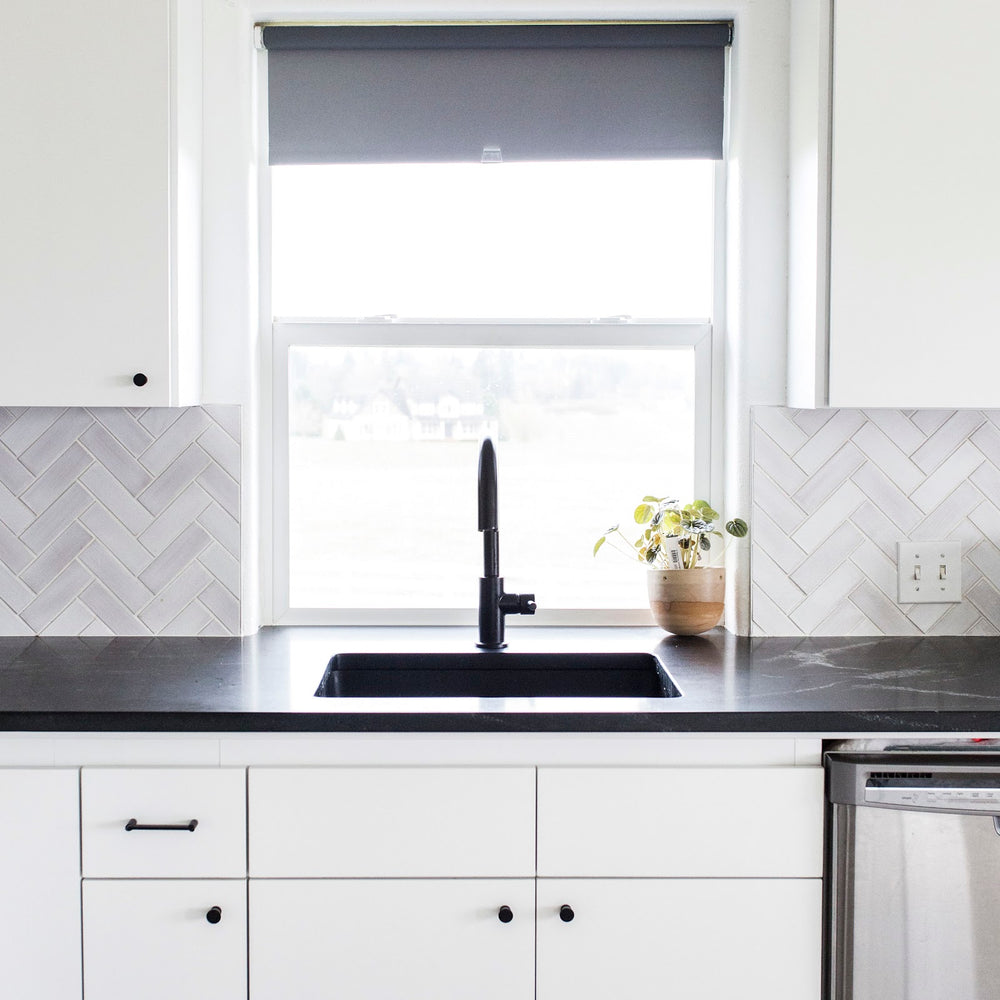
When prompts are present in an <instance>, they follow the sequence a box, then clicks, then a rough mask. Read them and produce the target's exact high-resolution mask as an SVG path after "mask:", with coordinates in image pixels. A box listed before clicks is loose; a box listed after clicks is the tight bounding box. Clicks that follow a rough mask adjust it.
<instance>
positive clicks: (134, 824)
mask: <svg viewBox="0 0 1000 1000" xmlns="http://www.w3.org/2000/svg"><path fill="white" fill-rule="evenodd" d="M197 825H198V821H197V820H196V819H193V820H191V821H190V822H189V823H140V822H139V821H138V820H137V819H136V818H135V817H133V818H132V819H130V820H129V821H128V822H127V823H126V824H125V832H126V833H131V832H132V831H133V830H187V831H188V832H189V833H194V828H195V827H196V826H197Z"/></svg>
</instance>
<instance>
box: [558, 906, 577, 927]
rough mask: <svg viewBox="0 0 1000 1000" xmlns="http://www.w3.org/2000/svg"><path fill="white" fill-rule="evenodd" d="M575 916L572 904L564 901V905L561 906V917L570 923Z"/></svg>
mask: <svg viewBox="0 0 1000 1000" xmlns="http://www.w3.org/2000/svg"><path fill="white" fill-rule="evenodd" d="M575 916H576V914H575V913H574V912H573V907H572V906H569V905H567V904H566V903H563V905H562V906H560V907H559V919H560V920H562V921H564V922H565V923H567V924H568V923H569V922H570V921H571V920H572V919H573V918H574V917H575Z"/></svg>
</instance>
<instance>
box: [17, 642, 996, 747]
mask: <svg viewBox="0 0 1000 1000" xmlns="http://www.w3.org/2000/svg"><path fill="white" fill-rule="evenodd" d="M508 639H509V642H510V646H509V648H510V650H511V651H528V650H548V651H570V652H572V651H581V650H586V651H602V650H603V651H623V650H628V651H636V650H644V651H650V652H653V653H655V654H656V655H657V656H658V657H659V659H660V661H661V662H662V664H663V665H664V666H665V668H666V669H667V670H668V672H669V673H670V675H671V676H672V677H673V679H674V681H675V682H676V684H677V685H678V687H679V688H680V690H681V692H682V696H681V697H679V698H662V699H659V698H483V699H478V698H465V697H461V698H317V697H315V696H314V694H313V692H314V691H315V689H316V686H317V684H318V683H319V680H320V678H321V676H322V675H323V671H324V669H325V666H326V663H327V661H328V660H329V658H330V656H331V655H333V654H334V653H337V652H352V651H371V650H393V651H420V650H430V651H454V650H470V649H473V648H474V641H475V637H474V634H473V631H472V630H470V629H465V628H410V629H401V628H397V629H389V628H320V627H316V628H307V627H289V628H267V629H263V630H261V631H260V632H259V633H258V634H257V635H254V636H250V637H245V638H166V637H161V638H115V639H107V638H89V637H72V638H21V637H17V638H15V637H0V728H2V729H4V730H8V731H11V730H14V731H32V730H36V731H59V730H61V731H90V730H107V731H119V732H121V731H143V730H155V731H176V732H183V731H191V732H195V731H197V732H231V731H277V732H323V731H338V730H339V731H348V730H349V731H382V732H389V731H398V732H408V731H409V732H412V731H451V732H456V731H469V732H476V731H479V732H482V731H493V732H504V731H509V732H526V731H536V732H537V731H548V732H601V731H607V732H656V731H672V732H716V733H738V732H773V733H779V732H780V733H791V732H794V733H803V734H811V733H828V734H846V733H865V732H889V731H900V732H902V731H908V732H968V733H986V732H991V733H996V732H1000V638H994V637H967V636H955V637H912V638H911V637H892V638H887V637H878V638H827V637H823V638H798V637H796V638H746V637H738V636H734V635H732V634H730V633H727V632H724V631H721V630H714V631H712V632H710V633H708V634H706V635H704V636H698V637H690V638H683V637H678V636H669V635H665V634H664V633H663V632H661V631H659V630H656V629H651V628H626V629H615V628H587V629H585V628H517V629H513V628H512V629H510V630H509V632H508ZM491 655H500V656H502V655H504V654H502V653H501V654H491Z"/></svg>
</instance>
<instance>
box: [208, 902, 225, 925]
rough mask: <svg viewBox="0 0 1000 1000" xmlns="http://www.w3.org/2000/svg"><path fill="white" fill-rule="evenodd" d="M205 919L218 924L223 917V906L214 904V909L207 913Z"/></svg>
mask: <svg viewBox="0 0 1000 1000" xmlns="http://www.w3.org/2000/svg"><path fill="white" fill-rule="evenodd" d="M205 919H206V920H207V921H208V922H209V923H210V924H217V923H218V922H219V921H220V920H221V919H222V907H221V906H213V907H212V909H210V910H209V911H208V913H206V914H205Z"/></svg>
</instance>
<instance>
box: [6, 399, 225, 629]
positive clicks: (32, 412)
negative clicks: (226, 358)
mask: <svg viewBox="0 0 1000 1000" xmlns="http://www.w3.org/2000/svg"><path fill="white" fill-rule="evenodd" d="M239 559H240V410H239V407H237V406H202V407H192V408H189V409H165V408H164V409H118V408H106V409H105V408H101V409H83V408H71V409H59V408H49V407H31V408H17V407H0V635H151V634H152V635H236V634H239V631H240V602H239V593H240V562H239Z"/></svg>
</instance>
